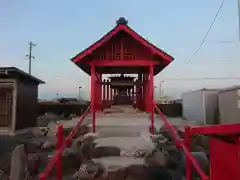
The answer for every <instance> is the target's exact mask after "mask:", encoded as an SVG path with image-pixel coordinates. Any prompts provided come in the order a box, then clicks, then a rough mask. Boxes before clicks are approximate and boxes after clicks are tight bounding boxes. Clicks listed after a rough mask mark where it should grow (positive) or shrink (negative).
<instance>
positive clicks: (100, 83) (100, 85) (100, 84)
mask: <svg viewBox="0 0 240 180" xmlns="http://www.w3.org/2000/svg"><path fill="white" fill-rule="evenodd" d="M99 91H100V92H99V95H100V96H99V105H100V109H102V74H99Z"/></svg>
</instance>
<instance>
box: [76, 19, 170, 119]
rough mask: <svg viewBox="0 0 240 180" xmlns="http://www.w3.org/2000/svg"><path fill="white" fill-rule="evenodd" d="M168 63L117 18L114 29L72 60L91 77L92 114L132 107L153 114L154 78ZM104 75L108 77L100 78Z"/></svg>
mask: <svg viewBox="0 0 240 180" xmlns="http://www.w3.org/2000/svg"><path fill="white" fill-rule="evenodd" d="M172 60H173V57H171V56H170V55H168V54H167V53H165V52H163V51H162V50H160V49H158V48H157V47H156V46H154V45H153V44H151V43H149V42H148V41H147V40H145V39H144V38H143V37H141V36H140V35H139V34H137V33H136V32H135V31H134V30H133V29H131V28H130V27H129V26H128V22H127V20H125V19H124V18H119V20H117V25H116V26H115V28H113V29H112V30H111V31H110V32H108V33H107V34H106V35H105V36H104V37H102V38H101V39H100V40H99V41H97V42H96V43H94V44H93V45H91V46H90V47H89V48H87V49H86V50H84V51H82V52H81V53H79V54H77V55H76V56H75V57H73V58H72V61H73V62H74V63H75V64H76V65H77V66H78V67H80V68H81V69H82V70H83V71H84V72H86V73H87V74H89V75H90V76H91V104H92V112H93V113H94V112H96V111H100V110H103V109H105V108H110V107H111V106H112V105H132V106H133V107H134V108H138V109H140V110H142V111H146V112H153V111H154V107H153V106H152V102H153V97H154V94H153V93H154V84H153V81H154V79H153V78H154V75H156V74H158V73H159V72H160V71H162V70H163V69H164V68H165V67H166V66H167V65H168V64H169V63H171V62H172ZM104 74H108V75H109V74H110V75H112V76H110V77H109V76H108V77H107V78H103V75H104ZM116 74H118V75H116ZM129 74H130V75H129ZM93 116H95V115H93ZM93 118H94V117H93Z"/></svg>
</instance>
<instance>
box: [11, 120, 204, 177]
mask: <svg viewBox="0 0 240 180" xmlns="http://www.w3.org/2000/svg"><path fill="white" fill-rule="evenodd" d="M175 129H176V130H177V132H178V134H179V136H180V137H181V138H183V137H184V132H183V131H181V130H180V129H179V128H177V127H175ZM65 131H68V132H69V130H65ZM155 132H156V135H155V136H152V137H151V140H152V142H154V144H155V148H154V149H153V150H151V151H146V150H142V149H136V150H134V151H131V152H130V151H126V150H123V149H120V148H118V147H115V146H97V144H96V142H97V141H96V139H97V138H98V137H99V136H98V134H93V133H90V129H89V128H88V127H87V126H84V127H81V128H79V131H78V133H77V135H76V136H75V137H74V139H73V140H72V142H71V144H70V146H69V147H68V148H66V149H65V150H64V151H63V153H62V166H63V168H62V169H63V175H64V178H63V179H75V180H78V179H81V180H149V179H151V180H155V179H158V180H159V179H162V180H182V177H184V175H185V163H186V162H185V155H184V153H183V152H182V151H181V150H180V149H178V148H177V147H176V146H175V144H174V142H173V141H174V139H173V137H172V136H171V134H170V133H169V132H168V131H167V129H166V127H162V128H161V129H160V130H156V129H155ZM32 133H33V134H34V136H35V138H33V139H31V140H29V141H27V142H25V143H24V144H21V145H19V146H17V147H16V148H15V150H14V151H13V152H12V163H11V172H10V179H11V180H21V179H24V178H28V179H33V178H36V177H37V175H38V174H39V173H40V172H41V169H44V168H45V167H46V165H47V163H48V162H49V160H50V158H51V155H52V154H53V149H55V148H56V143H57V138H56V134H57V125H56V123H53V122H50V123H49V124H48V126H47V127H45V128H34V129H33V131H32ZM66 134H67V133H66ZM196 141H197V140H196ZM199 149H200V148H199ZM192 154H193V156H194V157H195V158H196V159H197V161H198V162H199V164H200V166H201V167H202V169H203V170H204V171H205V172H206V173H208V168H209V162H208V161H209V160H208V158H207V156H206V154H205V150H204V151H200V152H192ZM107 157H117V158H123V157H125V158H126V157H127V158H136V159H137V158H140V159H142V160H143V163H142V164H131V165H128V166H125V167H116V168H113V169H109V168H108V167H106V165H105V164H104V163H101V162H99V161H96V160H97V159H101V158H107ZM13 162H14V163H13ZM55 172H56V169H53V171H52V172H51V173H50V176H52V178H53V179H54V177H55ZM197 177H198V176H197V173H196V172H195V171H194V173H193V179H194V178H197Z"/></svg>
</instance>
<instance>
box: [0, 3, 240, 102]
mask: <svg viewBox="0 0 240 180" xmlns="http://www.w3.org/2000/svg"><path fill="white" fill-rule="evenodd" d="M220 4H221V0H211V1H209V0H202V1H195V0H194V1H193V0H182V1H179V0H148V1H145V0H121V1H113V0H101V1H100V0H88V1H81V0H71V1H64V0H51V1H50V0H41V1H33V0H24V1H20V0H0V65H1V66H16V67H18V68H19V69H22V70H24V71H26V72H27V71H28V60H27V59H26V57H25V55H26V54H27V53H28V48H29V47H28V43H29V41H32V42H34V43H35V44H36V45H37V46H36V47H34V49H33V55H34V56H35V59H34V60H33V63H32V74H33V75H34V76H36V77H38V78H40V79H42V80H44V81H45V82H46V84H45V85H40V86H39V97H40V98H42V99H49V98H54V97H56V94H57V92H58V95H59V96H77V94H78V87H79V86H82V87H83V88H82V89H81V94H82V96H83V97H84V98H86V99H88V98H89V80H90V79H89V76H88V75H86V74H85V73H84V72H82V71H81V69H79V68H78V67H77V66H76V65H75V64H73V63H72V62H71V61H70V58H71V57H74V56H75V55H76V54H78V53H79V52H80V51H82V50H84V49H85V48H87V47H88V46H90V45H91V44H92V43H94V42H96V41H97V40H98V39H100V38H101V37H102V36H103V35H104V34H105V33H107V32H108V31H110V30H111V29H112V28H113V27H114V26H115V25H116V20H117V19H118V18H119V17H125V18H126V19H127V20H128V25H129V26H130V27H131V28H133V29H134V30H135V31H136V32H137V33H139V34H140V35H142V36H143V37H144V38H146V39H147V40H149V41H150V42H151V43H153V44H155V45H156V46H158V47H159V48H161V49H162V50H164V51H166V52H167V53H169V54H170V55H172V56H173V57H174V58H175V60H174V62H173V63H171V64H170V65H169V66H168V67H167V68H165V69H164V70H163V71H162V72H161V73H160V74H159V75H157V76H155V79H154V84H155V85H156V86H157V88H156V90H155V91H156V96H157V97H158V96H159V84H160V82H161V81H164V83H162V89H163V94H164V95H169V96H179V95H181V93H182V92H184V91H188V90H193V89H200V88H219V87H220V88H222V87H227V86H232V85H239V84H240V82H239V80H240V79H238V80H237V79H235V80H204V81H185V80H182V81H175V80H173V79H172V78H205V77H233V76H234V77H240V71H239V66H240V61H239V57H240V51H239V48H240V43H239V40H238V39H239V38H238V11H237V0H227V1H225V4H224V6H223V8H222V10H221V12H220V14H219V16H218V18H217V20H216V22H215V24H214V26H213V28H212V30H211V32H210V33H209V36H208V37H207V39H206V41H205V43H204V45H203V47H202V48H201V49H200V51H199V52H198V54H197V55H196V56H195V57H194V58H193V59H191V57H192V56H193V54H194V52H195V50H196V49H197V48H198V46H199V45H200V43H201V41H202V39H203V37H204V35H205V33H206V31H207V30H208V28H209V26H210V24H211V22H212V20H213V18H214V16H215V14H216V12H217V10H218V8H219V6H220ZM223 42H225V43H223ZM226 42H227V43H226ZM189 60H192V61H191V63H187V62H188V61H189Z"/></svg>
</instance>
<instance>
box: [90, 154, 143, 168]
mask: <svg viewBox="0 0 240 180" xmlns="http://www.w3.org/2000/svg"><path fill="white" fill-rule="evenodd" d="M93 161H95V162H97V163H101V164H102V165H103V166H104V167H105V169H106V170H107V171H108V172H109V171H116V170H118V169H120V168H123V167H127V166H130V165H145V161H144V158H136V157H121V156H120V157H117V156H110V157H102V158H98V159H93Z"/></svg>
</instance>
